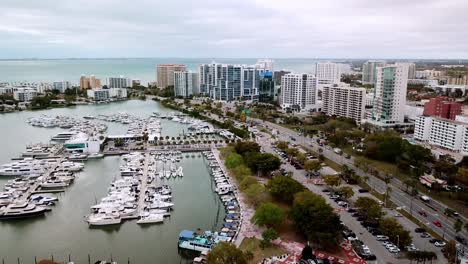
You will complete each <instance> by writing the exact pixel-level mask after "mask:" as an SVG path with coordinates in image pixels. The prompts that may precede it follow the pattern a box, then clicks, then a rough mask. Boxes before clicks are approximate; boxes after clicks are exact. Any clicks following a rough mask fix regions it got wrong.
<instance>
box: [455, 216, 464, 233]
mask: <svg viewBox="0 0 468 264" xmlns="http://www.w3.org/2000/svg"><path fill="white" fill-rule="evenodd" d="M453 229H455V232H456V233H458V232H460V231H462V229H463V222H462V221H461V220H460V219H457V220H456V221H455V223H454V224H453Z"/></svg>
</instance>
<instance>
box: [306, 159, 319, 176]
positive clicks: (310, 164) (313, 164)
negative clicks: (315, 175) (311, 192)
mask: <svg viewBox="0 0 468 264" xmlns="http://www.w3.org/2000/svg"><path fill="white" fill-rule="evenodd" d="M321 168H322V163H321V162H320V161H318V160H308V161H306V162H304V169H305V170H306V171H307V172H310V173H311V172H317V171H319V170H320V169H321Z"/></svg>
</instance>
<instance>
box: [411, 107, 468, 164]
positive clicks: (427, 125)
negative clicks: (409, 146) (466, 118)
mask: <svg viewBox="0 0 468 264" xmlns="http://www.w3.org/2000/svg"><path fill="white" fill-rule="evenodd" d="M414 139H416V140H418V141H422V142H426V143H428V144H430V145H434V146H437V147H440V148H443V149H447V150H450V151H453V152H461V153H462V154H463V155H468V123H465V122H460V121H458V120H455V121H454V120H450V119H445V118H440V117H434V116H422V115H421V116H418V117H417V118H416V120H415V128H414Z"/></svg>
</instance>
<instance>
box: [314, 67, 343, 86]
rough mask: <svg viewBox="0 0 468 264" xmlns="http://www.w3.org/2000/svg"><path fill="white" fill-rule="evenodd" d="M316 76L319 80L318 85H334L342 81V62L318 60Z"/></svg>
mask: <svg viewBox="0 0 468 264" xmlns="http://www.w3.org/2000/svg"><path fill="white" fill-rule="evenodd" d="M315 76H316V77H317V80H318V85H319V86H320V87H323V86H324V85H333V84H338V83H340V80H341V69H340V64H338V63H332V62H318V63H317V64H316V65H315Z"/></svg>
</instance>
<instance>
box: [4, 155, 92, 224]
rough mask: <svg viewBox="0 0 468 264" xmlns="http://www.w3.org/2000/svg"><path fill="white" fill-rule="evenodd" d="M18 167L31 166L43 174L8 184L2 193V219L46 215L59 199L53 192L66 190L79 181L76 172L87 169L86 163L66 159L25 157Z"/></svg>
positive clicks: (26, 175)
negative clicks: (21, 165) (76, 179)
mask: <svg viewBox="0 0 468 264" xmlns="http://www.w3.org/2000/svg"><path fill="white" fill-rule="evenodd" d="M15 164H30V166H31V167H32V166H35V167H36V168H40V171H38V172H39V174H37V175H34V176H33V174H22V175H15V176H21V177H17V178H15V179H12V180H9V181H7V183H6V184H5V185H4V191H3V192H0V220H4V219H18V218H27V217H34V216H41V215H44V213H45V212H47V211H49V210H51V206H53V205H55V202H56V201H57V200H58V198H57V197H55V196H53V195H52V194H51V193H54V192H61V191H64V189H65V188H66V187H68V186H70V185H71V184H72V183H73V181H74V180H75V173H76V172H78V171H80V170H82V169H83V164H80V163H75V162H72V161H69V160H66V159H41V160H36V159H32V158H25V159H24V160H21V161H17V162H15ZM3 166H5V165H3ZM15 166H16V165H15Z"/></svg>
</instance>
